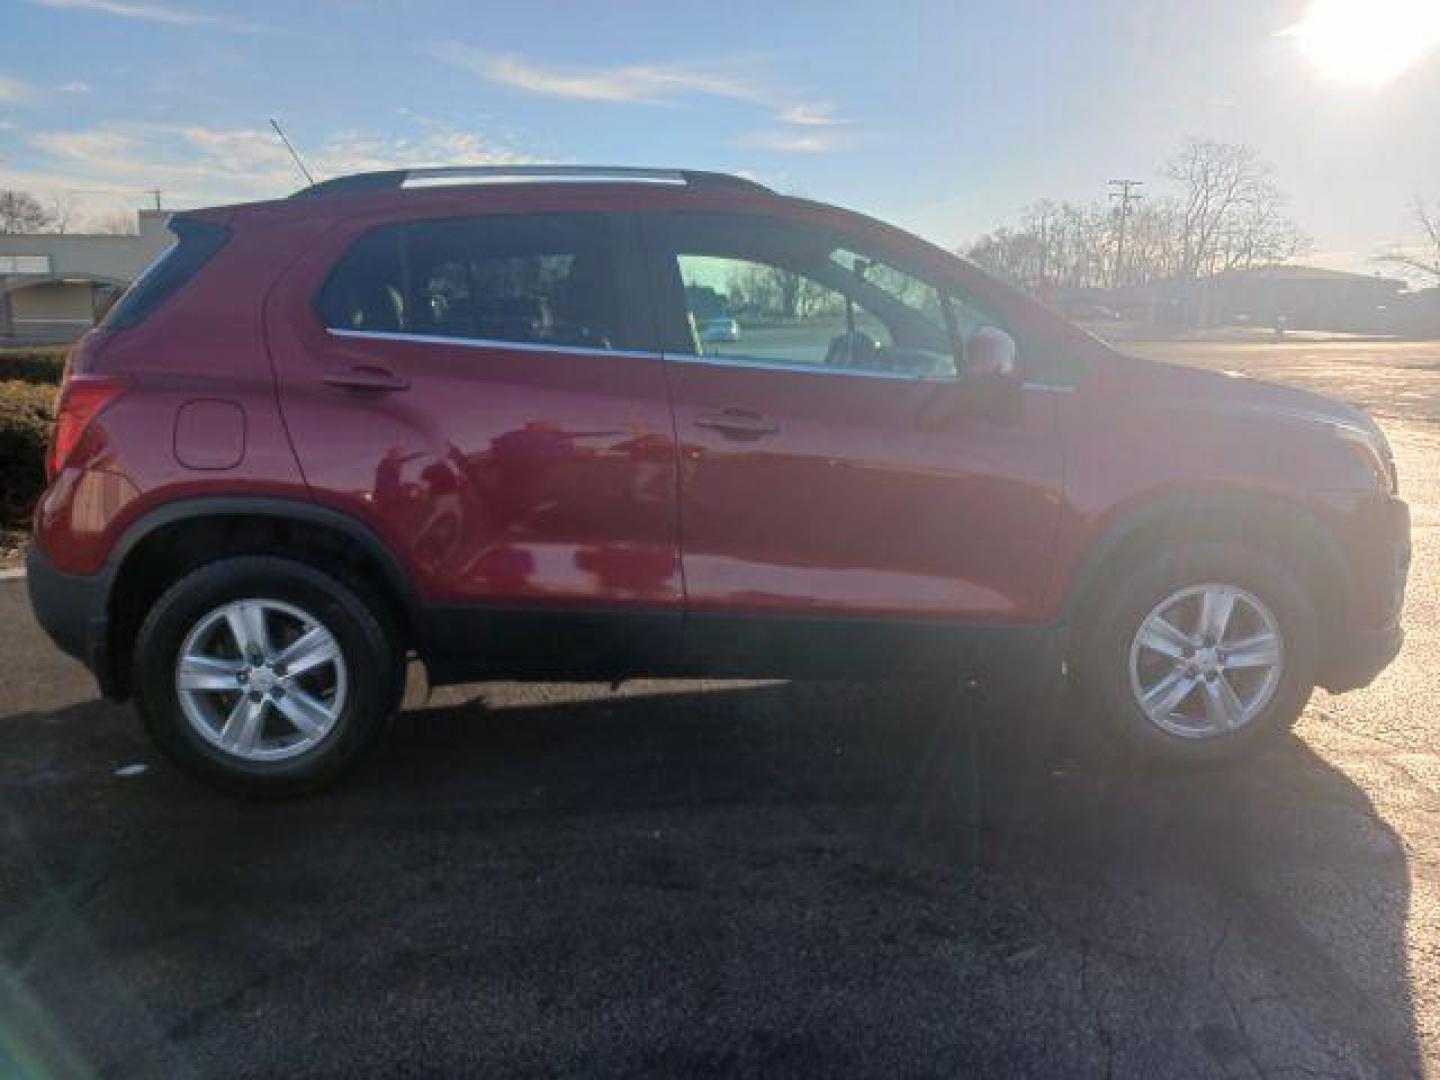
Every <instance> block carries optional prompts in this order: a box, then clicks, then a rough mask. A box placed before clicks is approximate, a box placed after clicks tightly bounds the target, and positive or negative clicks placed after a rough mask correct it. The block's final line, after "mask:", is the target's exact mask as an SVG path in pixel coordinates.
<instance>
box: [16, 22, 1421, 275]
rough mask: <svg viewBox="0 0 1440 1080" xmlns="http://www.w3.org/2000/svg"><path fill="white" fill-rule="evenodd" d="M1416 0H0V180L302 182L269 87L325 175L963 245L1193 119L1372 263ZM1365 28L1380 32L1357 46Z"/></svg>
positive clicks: (1405, 132)
mask: <svg viewBox="0 0 1440 1080" xmlns="http://www.w3.org/2000/svg"><path fill="white" fill-rule="evenodd" d="M1312 5H1318V6H1319V7H1327V5H1328V7H1327V11H1325V12H1320V13H1319V14H1318V15H1317V13H1316V10H1312ZM1437 12H1440V0H1204V2H1201V0H1150V2H1146V0H1073V2H1059V0H1055V2H1049V3H1042V2H1039V0H1010V2H995V3H988V2H983V0H974V2H954V0H952V2H948V3H920V2H914V3H911V2H904V0H889V2H883V3H869V2H849V0H831V2H828V3H823V2H815V3H810V2H794V3H784V2H781V0H768V2H753V0H727V2H723V3H722V2H718V0H711V2H708V3H696V4H688V3H683V2H680V0H667V2H665V3H663V4H657V3H638V2H637V3H623V2H620V0H609V2H604V0H601V2H594V3H552V2H545V0H530V2H518V0H505V2H490V3H475V2H472V3H460V2H456V3H445V2H440V0H428V2H427V0H419V2H417V0H289V2H286V3H279V2H271V0H257V2H253V3H246V4H236V3H229V4H227V3H223V2H220V0H0V187H22V188H25V189H28V190H32V191H36V192H37V193H43V194H47V195H48V194H53V193H58V192H68V193H70V194H69V198H70V200H71V201H72V202H74V203H75V204H76V206H77V210H76V212H77V215H78V217H79V218H80V219H81V220H82V221H83V219H84V217H85V216H86V215H92V216H93V215H94V214H96V213H99V212H101V211H102V210H107V209H112V208H114V207H115V206H117V205H124V206H135V205H139V204H140V203H141V201H142V200H143V196H142V195H141V191H142V190H143V189H149V188H155V187H159V188H161V189H162V190H163V191H164V198H165V200H166V203H167V205H176V206H185V205H197V204H204V203H211V202H219V201H233V200H237V199H250V198H263V197H270V196H275V195H281V194H284V193H286V192H288V191H289V190H292V189H293V188H294V187H296V186H298V180H297V177H296V175H295V173H294V170H293V167H292V166H291V165H290V164H289V162H288V159H287V158H286V157H285V156H284V152H283V150H282V149H281V148H280V147H279V145H278V144H277V143H276V141H275V139H274V137H273V135H272V134H271V133H270V132H269V130H268V128H267V126H266V119H267V117H270V116H276V117H278V118H279V119H280V120H281V122H282V123H283V124H284V125H285V126H286V128H287V129H288V131H289V133H290V135H291V137H292V139H293V140H294V141H295V142H296V143H297V144H298V146H299V147H300V148H301V150H302V152H303V153H304V154H305V156H306V157H307V159H309V161H310V163H311V165H312V168H314V169H315V170H316V171H317V172H321V173H324V174H327V175H333V174H335V173H338V172H345V171H354V170H357V169H364V168H382V167H389V166H394V165H401V164H421V163H429V164H434V163H438V162H478V161H519V160H540V161H570V162H586V163H615V164H663V165H683V166H689V167H697V168H715V169H724V170H732V171H744V172H746V173H748V174H751V175H754V176H756V177H757V178H759V179H761V180H763V181H765V182H768V183H771V184H773V185H774V186H776V187H778V188H780V189H782V190H786V191H798V192H802V193H804V194H807V195H810V196H812V197H815V198H819V199H823V200H826V201H831V202H838V203H841V204H843V205H847V206H852V207H855V208H857V209H862V210H865V211H868V212H871V213H874V214H877V215H879V216H882V217H885V218H888V219H890V220H894V221H896V222H898V223H900V224H902V225H905V226H907V227H909V228H912V229H914V230H916V231H918V232H920V233H922V234H923V235H926V236H927V237H929V238H931V239H933V240H936V241H938V242H941V243H944V244H946V245H954V244H958V243H960V242H962V241H964V240H966V239H968V238H970V237H973V236H975V235H976V234H978V233H980V232H982V231H984V230H986V229H988V228H990V227H992V226H993V225H995V224H998V223H1000V222H1002V221H1004V220H1007V219H1010V218H1013V217H1014V216H1015V215H1016V214H1017V213H1018V212H1019V210H1020V209H1021V208H1022V207H1023V206H1024V205H1025V204H1027V203H1029V202H1032V201H1034V200H1035V199H1037V198H1041V197H1047V196H1048V197H1053V198H1070V199H1088V198H1093V197H1103V195H1104V192H1105V184H1106V181H1108V180H1110V179H1112V178H1118V177H1133V178H1139V179H1144V180H1146V181H1147V182H1148V190H1152V191H1160V190H1163V187H1164V184H1163V180H1162V178H1161V177H1160V176H1159V175H1158V173H1159V166H1160V165H1161V163H1162V162H1163V161H1164V160H1165V158H1166V157H1167V156H1169V155H1170V154H1172V153H1173V152H1174V150H1175V149H1176V148H1177V147H1178V146H1179V145H1180V144H1181V142H1183V141H1184V140H1185V139H1186V138H1187V137H1192V136H1196V137H1201V136H1203V137H1211V138H1219V139H1224V140H1231V141H1243V142H1247V143H1249V144H1251V145H1252V146H1253V147H1254V148H1255V149H1256V150H1257V151H1258V152H1259V153H1260V154H1261V155H1262V156H1263V157H1264V158H1266V159H1267V160H1268V161H1270V162H1271V163H1272V164H1273V165H1274V166H1275V170H1276V178H1277V180H1278V181H1279V183H1280V184H1281V186H1282V187H1283V188H1285V189H1286V190H1287V191H1288V192H1290V194H1291V196H1292V199H1293V201H1292V205H1291V210H1292V212H1293V214H1294V215H1295V216H1296V217H1297V218H1298V219H1299V220H1300V221H1301V222H1302V224H1303V225H1304V226H1305V227H1306V228H1307V229H1308V231H1309V232H1310V233H1311V234H1312V235H1313V236H1314V238H1315V241H1316V251H1315V254H1314V256H1313V258H1312V260H1311V261H1315V262H1319V263H1322V264H1326V265H1335V266H1345V267H1349V268H1360V269H1365V268H1366V265H1367V264H1366V262H1365V260H1366V259H1367V258H1368V257H1369V256H1370V255H1371V254H1373V253H1374V252H1375V251H1377V250H1379V249H1380V248H1382V247H1384V246H1386V245H1388V244H1392V243H1396V242H1401V241H1404V240H1406V239H1408V238H1410V237H1411V236H1413V234H1414V229H1413V227H1412V226H1411V223H1410V221H1409V205H1410V203H1411V201H1412V199H1413V197H1414V196H1415V195H1416V194H1425V195H1427V196H1430V197H1431V198H1432V199H1435V198H1440V124H1437V123H1436V122H1435V106H1436V104H1437V103H1440V47H1437V44H1436V42H1437V39H1440V14H1436V13H1437ZM1321 16H1324V18H1328V19H1329V20H1330V21H1329V22H1324V18H1321ZM1317 19H1319V20H1320V23H1323V25H1320V23H1317V21H1316V20H1317ZM1307 20H1308V21H1307ZM1346 20H1349V21H1348V22H1347V21H1346ZM1357 20H1358V21H1357ZM1312 24H1313V25H1312ZM1297 27H1298V28H1299V29H1298V30H1297ZM1317 27H1318V29H1317ZM1311 30H1314V31H1315V32H1314V33H1311V32H1310V31H1311ZM1327 34H1328V37H1327V36H1326V35H1327ZM1356 42H1359V45H1358V46H1357V45H1356V44H1355V43H1356ZM1327 50H1328V51H1327ZM1357 50H1358V54H1359V56H1360V58H1361V59H1362V60H1364V59H1367V58H1368V59H1370V60H1371V61H1374V62H1373V63H1371V64H1370V65H1369V66H1368V67H1367V66H1365V65H1363V64H1362V65H1360V67H1359V69H1358V70H1357V69H1356V65H1355V64H1353V63H1347V60H1353V59H1354V57H1355V55H1356V53H1357Z"/></svg>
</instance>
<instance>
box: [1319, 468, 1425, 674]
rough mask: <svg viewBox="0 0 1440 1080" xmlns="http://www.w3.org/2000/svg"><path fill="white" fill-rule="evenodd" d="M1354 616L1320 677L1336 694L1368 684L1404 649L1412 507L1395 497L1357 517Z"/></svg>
mask: <svg viewBox="0 0 1440 1080" xmlns="http://www.w3.org/2000/svg"><path fill="white" fill-rule="evenodd" d="M1346 539H1347V541H1348V542H1347V544H1346V550H1347V551H1348V552H1349V554H1350V559H1349V569H1350V576H1351V581H1350V595H1349V603H1348V605H1347V607H1348V615H1349V617H1348V618H1347V619H1346V620H1344V622H1343V623H1342V624H1341V625H1340V626H1338V627H1336V628H1334V629H1333V630H1332V631H1331V632H1330V635H1329V640H1328V642H1327V643H1326V650H1325V658H1324V660H1323V661H1322V662H1321V665H1320V671H1319V675H1318V679H1317V681H1318V682H1319V684H1320V685H1321V686H1323V687H1324V688H1325V689H1327V690H1329V691H1332V692H1333V693H1341V692H1343V691H1345V690H1354V689H1357V688H1359V687H1361V686H1368V685H1369V684H1370V683H1371V682H1373V681H1374V679H1375V676H1377V675H1379V674H1380V672H1382V671H1384V670H1385V668H1386V667H1387V666H1389V664H1390V661H1392V660H1394V659H1395V657H1396V655H1397V654H1399V652H1400V647H1401V645H1402V644H1404V641H1405V631H1404V629H1403V628H1402V626H1401V622H1400V615H1401V610H1402V609H1403V607H1404V603H1405V585H1406V583H1407V580H1408V578H1409V576H1410V508H1409V507H1408V506H1407V505H1406V504H1405V502H1404V501H1403V500H1401V499H1399V498H1397V497H1395V496H1390V497H1388V498H1385V499H1383V500H1380V501H1378V502H1376V503H1373V504H1371V505H1369V506H1368V507H1367V508H1366V511H1365V512H1364V513H1361V514H1357V515H1355V517H1354V519H1353V520H1352V527H1351V529H1350V530H1349V531H1348V533H1347V536H1346Z"/></svg>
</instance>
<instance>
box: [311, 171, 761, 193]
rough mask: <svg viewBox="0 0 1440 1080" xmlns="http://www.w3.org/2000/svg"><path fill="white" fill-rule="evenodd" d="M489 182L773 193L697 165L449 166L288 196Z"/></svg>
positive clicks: (355, 177)
mask: <svg viewBox="0 0 1440 1080" xmlns="http://www.w3.org/2000/svg"><path fill="white" fill-rule="evenodd" d="M491 184H505V185H512V184H641V185H660V186H678V187H688V188H710V189H713V188H730V189H743V190H748V191H757V192H766V193H772V192H771V191H770V189H769V188H767V187H765V186H764V185H763V184H760V183H757V182H756V181H754V180H750V179H748V178H746V177H743V176H736V175H734V174H732V173H720V172H704V171H700V170H695V169H646V168H635V167H631V166H616V165H449V166H442V167H435V168H421V169H386V170H383V171H379V172H363V173H351V174H349V175H348V176H337V177H335V178H334V179H331V180H324V181H321V182H320V183H318V184H311V185H310V186H309V187H306V188H302V189H301V190H299V191H297V192H295V194H293V195H292V196H290V197H291V198H292V199H314V198H322V197H326V196H333V195H344V194H353V193H356V192H362V191H363V192H380V191H387V190H389V191H403V190H409V189H416V188H436V187H468V186H483V185H491ZM772 194H773V193H772Z"/></svg>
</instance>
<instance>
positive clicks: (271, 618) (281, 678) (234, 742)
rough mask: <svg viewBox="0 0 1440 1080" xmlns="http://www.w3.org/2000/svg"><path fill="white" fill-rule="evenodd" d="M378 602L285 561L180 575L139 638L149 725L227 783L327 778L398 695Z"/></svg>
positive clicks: (236, 561)
mask: <svg viewBox="0 0 1440 1080" xmlns="http://www.w3.org/2000/svg"><path fill="white" fill-rule="evenodd" d="M377 608H378V605H374V604H372V603H370V602H367V601H366V600H364V599H362V598H361V596H360V595H359V594H358V593H357V592H356V591H355V590H354V589H352V588H350V587H349V586H347V585H345V584H342V583H341V582H339V581H337V580H336V579H334V578H332V577H330V576H329V575H328V574H324V573H322V572H321V571H319V570H316V569H315V568H313V567H311V566H307V565H305V564H303V563H298V562H293V561H291V560H288V559H280V558H272V557H268V556H244V557H237V558H230V559H223V560H220V561H218V562H214V563H210V564H207V565H205V566H203V567H201V568H200V569H198V570H196V571H194V572H193V573H190V574H187V575H186V576H185V577H183V578H181V579H180V580H179V581H177V582H176V583H175V584H174V585H173V586H171V587H170V588H169V589H168V590H166V592H165V593H164V594H163V595H162V596H161V597H160V598H159V600H157V601H156V602H155V604H154V606H153V607H152V608H151V610H150V612H149V614H148V615H147V617H146V619H145V621H144V623H143V625H142V626H141V629H140V632H139V634H138V636H137V638H136V645H135V670H136V676H137V678H136V690H137V694H136V698H137V703H138V705H139V707H140V712H141V716H142V717H143V719H144V721H145V724H146V727H147V728H148V729H149V731H150V733H151V735H152V736H153V737H154V739H155V741H156V742H157V743H158V744H159V746H160V747H161V748H162V749H163V750H164V751H165V752H166V753H167V754H168V755H169V756H170V757H171V758H172V759H174V760H175V761H176V762H177V763H178V764H179V765H180V766H181V767H182V768H184V769H185V770H186V771H188V772H190V773H191V774H193V775H195V776H197V777H199V778H201V779H203V780H205V781H207V782H210V783H214V784H217V785H219V786H222V787H225V788H227V789H230V790H234V791H241V792H244V793H248V794H270V795H288V794H297V793H301V792H306V791H311V790H314V789H316V788H318V787H320V786H322V785H323V784H325V783H327V782H328V781H330V780H332V779H334V778H335V777H336V776H337V775H338V774H339V773H340V772H342V771H343V770H344V769H345V768H347V767H348V766H350V765H352V764H353V763H354V762H355V761H357V760H358V759H359V757H360V756H361V755H362V754H363V753H364V751H365V750H366V749H368V748H369V747H370V746H371V745H372V744H373V742H374V741H375V739H376V737H377V736H378V735H379V733H380V731H381V729H382V727H383V725H384V723H385V721H386V720H387V719H388V718H389V717H390V716H391V715H392V714H393V713H394V711H395V710H396V708H397V706H398V703H399V697H400V694H401V692H402V689H403V674H404V664H403V656H402V653H401V650H400V649H399V647H398V645H397V644H396V643H395V641H394V635H393V633H391V632H390V631H389V630H388V629H387V626H386V623H385V620H384V618H383V612H381V611H379V610H378V609H377Z"/></svg>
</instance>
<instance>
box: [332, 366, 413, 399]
mask: <svg viewBox="0 0 1440 1080" xmlns="http://www.w3.org/2000/svg"><path fill="white" fill-rule="evenodd" d="M322 378H323V379H324V381H325V385H327V386H338V387H339V388H340V389H342V390H368V391H370V392H372V393H389V392H392V391H395V390H408V389H409V388H410V380H409V379H407V378H405V377H404V376H403V375H396V374H395V373H394V372H393V371H390V370H388V369H387V368H383V367H374V366H372V365H369V364H364V365H360V366H358V367H353V368H351V369H350V370H349V371H331V372H327V373H326V374H325V375H324V376H322Z"/></svg>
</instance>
